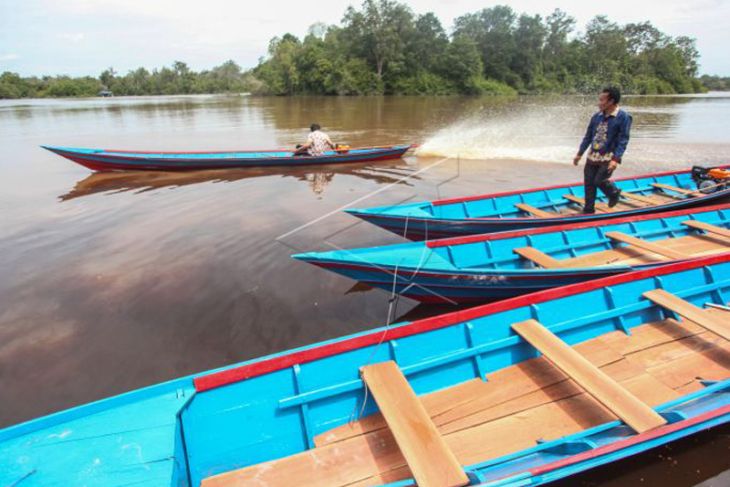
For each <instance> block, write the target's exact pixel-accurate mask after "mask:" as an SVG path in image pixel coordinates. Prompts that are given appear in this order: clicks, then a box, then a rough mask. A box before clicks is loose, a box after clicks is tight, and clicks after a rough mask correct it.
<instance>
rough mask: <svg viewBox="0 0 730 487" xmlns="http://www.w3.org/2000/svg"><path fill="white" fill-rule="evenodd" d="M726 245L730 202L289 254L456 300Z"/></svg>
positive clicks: (535, 287) (412, 292) (397, 288)
mask: <svg viewBox="0 0 730 487" xmlns="http://www.w3.org/2000/svg"><path fill="white" fill-rule="evenodd" d="M627 236H628V238H627ZM637 239H638V240H637ZM728 251H730V204H724V205H717V206H710V207H701V208H696V209H685V210H676V211H673V212H666V213H659V214H649V215H641V216H632V217H625V218H617V219H612V220H608V221H606V222H587V223H576V224H573V225H562V226H561V225H559V226H553V227H544V228H533V229H526V230H524V229H523V230H515V231H511V232H501V233H492V234H482V235H470V236H464V237H452V238H446V239H441V240H428V241H425V242H409V243H404V244H396V245H387V246H383V247H371V248H362V249H342V250H334V251H329V252H307V253H303V254H296V255H293V256H292V257H294V258H295V259H299V260H302V261H305V262H309V263H311V264H314V265H317V266H319V267H322V268H325V269H328V270H331V271H333V272H337V273H338V274H342V275H344V276H347V277H349V278H351V279H355V280H357V281H360V282H363V283H365V284H368V285H370V286H374V287H378V288H381V289H384V290H386V291H388V292H396V293H399V294H401V295H404V296H407V297H409V298H412V299H416V300H418V301H422V302H430V303H441V304H447V303H448V304H456V303H474V302H479V301H482V302H483V301H489V300H494V299H501V298H505V297H511V296H518V295H520V294H526V293H529V292H534V291H540V290H542V289H547V288H551V287H557V286H562V285H566V284H573V283H576V282H582V281H586V280H589V279H596V278H599V277H605V276H610V275H613V274H620V273H623V272H629V271H632V270H639V269H645V268H649V267H656V266H659V265H664V264H666V263H667V262H673V261H678V260H686V259H692V258H695V257H698V256H706V255H711V254H719V253H723V252H728Z"/></svg>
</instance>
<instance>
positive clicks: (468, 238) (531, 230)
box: [425, 203, 730, 249]
mask: <svg viewBox="0 0 730 487" xmlns="http://www.w3.org/2000/svg"><path fill="white" fill-rule="evenodd" d="M728 209H730V203H718V204H714V205H710V206H703V207H701V208H681V209H678V210H671V211H667V212H662V213H642V214H639V215H627V216H623V217H620V218H611V221H610V225H614V224H621V223H629V222H636V221H646V220H655V219H656V220H658V219H662V218H669V217H675V216H683V215H687V214H694V213H704V212H710V211H721V210H728ZM604 225H606V222H605V221H603V220H593V221H587V222H578V223H570V224H558V225H550V226H545V227H528V228H521V229H518V230H507V231H504V232H492V233H481V234H476V235H460V236H458V237H446V238H438V239H431V240H426V241H425V244H426V246H427V247H429V248H432V249H433V248H438V247H447V246H449V245H460V244H467V243H475V242H483V241H490V240H502V239H507V238H514V237H523V236H525V235H540V234H543V233H552V232H562V231H566V230H578V229H583V228H593V227H602V226H604Z"/></svg>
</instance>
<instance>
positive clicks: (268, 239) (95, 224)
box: [0, 94, 730, 486]
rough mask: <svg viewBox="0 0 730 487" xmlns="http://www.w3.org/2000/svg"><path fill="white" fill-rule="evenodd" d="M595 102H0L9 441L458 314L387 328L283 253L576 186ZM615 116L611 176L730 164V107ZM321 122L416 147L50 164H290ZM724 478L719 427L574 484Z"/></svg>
mask: <svg viewBox="0 0 730 487" xmlns="http://www.w3.org/2000/svg"><path fill="white" fill-rule="evenodd" d="M593 103H594V100H593V97H589V98H585V97H521V98H509V99H502V98H461V97H433V98H431V97H422V98H417V97H412V98H409V97H403V98H400V97H394V98H378V97H373V98H316V97H311V98H255V97H246V96H192V97H144V98H111V99H88V100H20V101H0V391H2V392H1V393H0V394H1V396H0V427H2V426H7V425H10V424H14V423H17V422H20V421H24V420H28V419H31V418H34V417H37V416H39V415H44V414H48V413H51V412H54V411H57V410H60V409H64V408H68V407H71V406H74V405H77V404H82V403H86V402H89V401H93V400H96V399H100V398H104V397H107V396H110V395H113V394H118V393H122V392H125V391H129V390H131V389H135V388H139V387H142V386H146V385H150V384H154V383H157V382H160V381H164V380H168V379H172V378H175V377H178V376H181V375H186V374H191V373H194V372H200V371H204V370H207V369H210V368H214V367H219V366H223V365H226V364H230V363H233V362H237V361H241V360H246V359H250V358H254V357H258V356H261V355H264V354H268V353H273V352H277V351H280V350H285V349H288V348H292V347H297V346H301V345H305V344H309V343H312V342H315V341H319V340H325V339H329V338H333V337H337V336H341V335H345V334H350V333H354V332H358V331H362V330H365V329H368V328H372V327H374V326H377V325H381V324H383V323H385V322H386V321H388V320H397V321H400V320H409V319H415V318H418V317H425V316H430V315H433V314H436V313H440V312H444V311H449V310H450V309H448V308H444V307H439V308H436V307H433V306H430V307H429V306H423V305H421V306H417V303H415V302H413V301H410V300H408V299H401V300H399V301H397V302H396V303H395V306H392V307H391V309H390V310H389V298H390V296H389V295H388V294H387V293H385V292H383V291H379V290H372V289H368V288H366V287H363V286H357V285H355V283H354V282H352V281H349V280H348V279H346V278H344V277H339V276H336V275H334V274H331V273H328V272H325V271H323V270H321V269H318V268H315V267H313V266H309V265H307V264H304V263H301V262H296V261H294V260H292V259H290V258H289V255H291V254H292V253H295V252H300V251H306V250H325V249H331V248H333V247H334V246H337V247H352V246H365V245H375V244H387V243H394V242H399V241H401V239H400V238H399V237H398V236H396V235H392V234H389V233H388V232H386V231H384V230H381V229H379V228H376V227H374V226H371V225H368V224H366V223H364V222H359V221H356V220H355V219H354V218H352V217H350V216H348V215H346V214H344V213H342V212H341V211H338V210H339V209H341V208H343V207H345V206H347V205H350V204H351V203H352V202H353V201H354V200H358V199H361V201H360V202H359V203H358V204H357V205H356V206H371V205H380V204H387V203H395V202H404V201H417V200H421V199H432V198H436V197H452V196H459V195H465V194H473V193H478V192H492V191H502V190H509V189H519V188H529V187H531V186H536V185H547V184H557V183H563V182H566V183H567V182H572V181H577V180H580V178H581V169H580V168H575V167H573V166H572V165H571V164H570V160H571V158H572V155H573V154H574V153H575V151H576V148H577V145H578V143H579V140H580V137H581V135H582V132H583V130H584V129H585V124H586V123H587V119H588V117H589V116H590V114H591V112H592V111H593V110H594V106H593ZM624 106H625V107H626V108H627V109H628V110H629V111H630V112H631V113H632V114H633V116H634V130H633V133H632V141H631V143H630V145H629V150H628V152H627V154H626V157H625V160H624V164H623V166H622V167H621V168H620V169H619V172H618V173H617V175H625V176H629V175H634V174H641V173H643V172H649V171H656V170H665V169H672V168H682V167H686V166H687V165H689V164H692V163H700V164H713V163H727V162H729V161H728V159H729V155H730V134H728V131H727V113H728V111H729V110H730V95H728V96H723V95H721V94H710V95H705V96H687V97H634V98H627V99H626V100H625V103H624ZM312 122H318V123H320V124H321V125H322V126H323V128H324V129H325V130H326V131H327V132H328V133H329V134H330V136H331V137H332V139H333V140H334V141H335V142H340V143H346V144H349V145H351V146H363V145H383V144H389V143H402V142H409V143H419V144H421V145H422V147H421V148H420V149H419V151H418V152H417V155H411V156H408V157H406V158H405V159H403V160H398V161H392V162H380V163H372V164H351V165H339V166H319V167H308V168H297V169H281V168H268V169H240V170H223V171H201V172H190V173H181V174H176V173H162V172H149V173H112V174H92V173H91V172H90V171H88V170H87V169H85V168H83V167H81V166H77V165H75V164H73V163H72V162H70V161H67V160H65V159H62V158H60V157H58V156H56V155H53V154H51V153H49V152H46V151H44V150H43V149H41V148H40V147H39V145H41V144H48V145H65V146H71V147H97V148H115V149H140V150H145V149H146V150H175V151H184V150H206V149H210V150H228V149H231V150H233V149H267V148H277V147H290V146H293V145H294V144H296V143H297V142H300V141H302V140H303V138H304V137H305V136H306V134H307V131H308V128H307V127H308V126H309V124H310V123H312ZM322 217H323V218H322ZM320 218H321V219H320ZM316 219H319V220H317V221H316V222H314V223H313V221H314V220H316ZM727 469H730V428H728V427H723V428H717V429H715V430H710V431H708V432H704V433H702V434H700V435H697V436H695V437H693V438H690V439H686V440H683V441H680V442H676V443H674V444H672V445H669V446H667V447H664V448H660V449H657V450H655V451H651V452H648V453H646V454H643V455H641V456H638V457H636V458H633V459H630V460H627V461H624V462H622V463H620V464H618V465H611V466H608V467H603V468H600V469H597V470H594V471H591V472H588V473H586V474H584V475H581V476H579V477H576V478H575V479H572V480H571V481H570V482H566V483H565V485H569V484H570V485H576V484H577V485H601V486H614V485H638V484H641V483H643V484H645V485H653V484H659V483H661V484H662V485H671V486H689V485H694V484H696V483H698V482H701V481H703V480H705V479H708V478H710V477H713V476H715V475H717V474H718V473H720V472H722V471H724V470H727ZM725 478H727V477H725ZM718 485H719V484H718Z"/></svg>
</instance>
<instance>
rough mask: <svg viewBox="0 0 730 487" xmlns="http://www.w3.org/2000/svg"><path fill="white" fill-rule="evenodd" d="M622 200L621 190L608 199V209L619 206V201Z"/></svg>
mask: <svg viewBox="0 0 730 487" xmlns="http://www.w3.org/2000/svg"><path fill="white" fill-rule="evenodd" d="M619 198H621V190H618V191H617V192H616V193H615V194H612V195H611V196H609V197H608V207H609V208H613V207H614V206H616V205H617V204H618V200H619Z"/></svg>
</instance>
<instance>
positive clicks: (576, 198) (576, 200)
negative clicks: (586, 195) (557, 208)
mask: <svg viewBox="0 0 730 487" xmlns="http://www.w3.org/2000/svg"><path fill="white" fill-rule="evenodd" d="M563 198H565V199H566V200H568V201H572V202H573V203H578V204H579V205H581V206H585V205H586V200H584V199H583V198H581V197H579V196H575V195H573V194H564V195H563ZM594 207H595V209H596V211H600V212H602V213H606V212H609V211H611V209H610V208H609V207H608V206H606V205H604V204H603V203H598V202H597V203H596V204H595V205H594Z"/></svg>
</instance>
